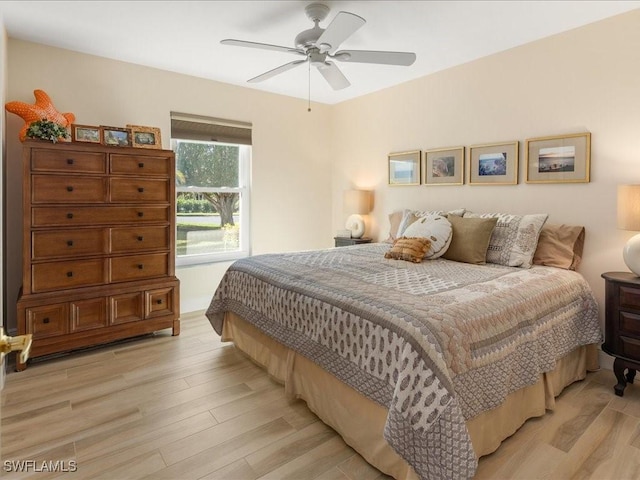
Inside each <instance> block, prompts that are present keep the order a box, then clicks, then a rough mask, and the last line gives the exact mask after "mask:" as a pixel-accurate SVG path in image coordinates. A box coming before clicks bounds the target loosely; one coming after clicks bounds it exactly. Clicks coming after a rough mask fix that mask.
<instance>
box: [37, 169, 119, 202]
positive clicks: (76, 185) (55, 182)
mask: <svg viewBox="0 0 640 480" xmlns="http://www.w3.org/2000/svg"><path fill="white" fill-rule="evenodd" d="M31 183H32V187H31V188H32V192H31V194H32V195H31V201H32V203H103V202H104V201H105V199H106V197H107V184H106V180H105V179H104V178H102V177H65V176H61V175H60V176H59V175H33V176H32V177H31Z"/></svg>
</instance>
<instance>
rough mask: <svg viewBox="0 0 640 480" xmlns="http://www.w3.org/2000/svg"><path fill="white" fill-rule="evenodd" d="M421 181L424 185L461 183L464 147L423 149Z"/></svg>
mask: <svg viewBox="0 0 640 480" xmlns="http://www.w3.org/2000/svg"><path fill="white" fill-rule="evenodd" d="M423 183H424V184H425V185H463V184H464V147H450V148H437V149H432V150H425V152H424V180H423Z"/></svg>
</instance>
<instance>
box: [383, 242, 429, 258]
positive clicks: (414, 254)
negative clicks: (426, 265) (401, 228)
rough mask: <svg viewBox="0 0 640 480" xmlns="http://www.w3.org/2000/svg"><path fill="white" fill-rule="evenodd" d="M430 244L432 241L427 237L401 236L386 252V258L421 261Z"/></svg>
mask: <svg viewBox="0 0 640 480" xmlns="http://www.w3.org/2000/svg"><path fill="white" fill-rule="evenodd" d="M430 246H431V241H430V240H429V239H427V238H407V237H400V238H398V239H397V240H396V241H395V242H393V246H392V247H391V248H390V249H389V250H388V251H387V252H386V253H385V254H384V258H390V259H393V260H406V261H408V262H413V263H420V262H422V259H423V258H424V256H425V255H426V253H427V252H428V251H429V247H430Z"/></svg>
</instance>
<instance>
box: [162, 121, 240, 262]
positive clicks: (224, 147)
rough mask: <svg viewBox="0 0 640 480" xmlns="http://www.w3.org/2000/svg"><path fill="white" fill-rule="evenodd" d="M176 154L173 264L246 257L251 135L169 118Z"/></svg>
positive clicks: (227, 124)
mask: <svg viewBox="0 0 640 480" xmlns="http://www.w3.org/2000/svg"><path fill="white" fill-rule="evenodd" d="M171 148H172V149H173V151H174V152H175V154H176V197H177V198H176V205H177V208H176V230H177V231H176V264H177V265H194V264H201V263H209V262H215V261H224V260H233V259H237V258H240V257H245V256H247V255H249V252H250V246H249V238H250V237H249V198H250V188H249V179H250V178H251V177H250V166H251V130H250V127H249V128H247V127H246V126H243V127H238V126H237V124H230V122H224V123H222V121H220V120H216V119H205V118H203V117H193V116H185V115H184V114H173V113H172V116H171Z"/></svg>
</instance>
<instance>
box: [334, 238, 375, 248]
mask: <svg viewBox="0 0 640 480" xmlns="http://www.w3.org/2000/svg"><path fill="white" fill-rule="evenodd" d="M333 239H334V240H335V242H336V245H335V246H336V247H347V246H349V245H360V244H361V243H371V239H370V238H369V237H362V238H348V237H333Z"/></svg>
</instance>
